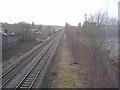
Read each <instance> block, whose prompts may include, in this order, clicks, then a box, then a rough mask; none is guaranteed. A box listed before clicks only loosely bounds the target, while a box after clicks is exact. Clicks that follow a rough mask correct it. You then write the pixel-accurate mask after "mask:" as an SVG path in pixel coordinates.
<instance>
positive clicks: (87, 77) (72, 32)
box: [66, 27, 114, 88]
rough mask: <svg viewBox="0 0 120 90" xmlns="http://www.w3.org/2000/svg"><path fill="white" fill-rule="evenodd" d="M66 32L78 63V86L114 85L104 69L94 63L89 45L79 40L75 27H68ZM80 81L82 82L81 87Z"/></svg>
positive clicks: (101, 86) (106, 86)
mask: <svg viewBox="0 0 120 90" xmlns="http://www.w3.org/2000/svg"><path fill="white" fill-rule="evenodd" d="M66 34H67V39H68V43H69V48H70V50H71V52H72V54H73V56H74V58H75V60H77V62H78V65H76V69H77V70H76V73H77V85H78V86H79V87H80V88H83V87H87V88H109V87H114V86H113V83H112V82H111V81H110V80H109V78H108V77H107V75H106V74H105V72H104V70H102V69H101V68H100V67H99V66H98V65H97V64H96V61H95V60H94V58H93V55H92V49H91V48H90V47H89V45H86V44H85V43H83V41H82V42H81V39H82V37H81V36H78V34H77V30H76V28H75V27H68V28H67V31H66ZM73 62H76V61H73ZM81 83H82V84H83V87H81Z"/></svg>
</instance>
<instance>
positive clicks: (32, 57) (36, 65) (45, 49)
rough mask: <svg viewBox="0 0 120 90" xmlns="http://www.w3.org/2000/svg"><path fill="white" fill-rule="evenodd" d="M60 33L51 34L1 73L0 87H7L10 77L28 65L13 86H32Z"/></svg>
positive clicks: (53, 49) (52, 50) (55, 44)
mask: <svg viewBox="0 0 120 90" xmlns="http://www.w3.org/2000/svg"><path fill="white" fill-rule="evenodd" d="M62 33H63V32H62ZM62 33H61V32H60V33H59V34H58V35H55V36H53V37H52V38H51V39H49V40H47V41H45V42H44V43H43V44H41V45H40V46H38V47H36V48H35V49H34V50H33V51H31V52H29V53H28V54H27V55H26V56H25V57H23V58H22V59H21V60H20V61H19V62H17V63H16V64H15V65H14V66H13V67H11V68H10V69H9V70H8V71H6V72H5V73H3V75H2V76H1V77H0V79H2V82H3V84H2V86H1V88H9V87H10V85H9V83H10V82H11V81H12V79H14V77H16V76H17V74H19V73H21V72H22V71H23V70H24V69H25V67H27V66H30V65H31V66H32V67H31V68H29V70H28V71H27V72H26V73H25V74H24V76H23V77H22V79H21V80H18V83H17V86H16V85H15V86H14V88H16V89H19V88H29V89H30V88H32V86H34V82H35V81H36V79H37V77H38V76H39V75H40V74H41V72H42V70H44V67H45V65H47V64H46V63H47V62H48V60H49V58H50V55H51V54H52V52H54V51H55V47H57V45H58V43H59V41H60V38H61V35H62ZM37 55H38V56H37ZM33 61H34V62H33ZM31 62H32V63H31ZM18 76H19V75H18ZM7 86H8V87H7ZM10 88H11V87H10Z"/></svg>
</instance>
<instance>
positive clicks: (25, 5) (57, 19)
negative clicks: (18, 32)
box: [0, 0, 119, 25]
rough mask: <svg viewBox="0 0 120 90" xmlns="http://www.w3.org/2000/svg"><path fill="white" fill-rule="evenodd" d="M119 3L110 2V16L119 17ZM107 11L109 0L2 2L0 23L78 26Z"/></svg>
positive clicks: (19, 0) (0, 5) (11, 0)
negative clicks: (90, 15)
mask: <svg viewBox="0 0 120 90" xmlns="http://www.w3.org/2000/svg"><path fill="white" fill-rule="evenodd" d="M118 1H119V0H108V15H109V16H111V17H116V18H117V17H118ZM106 10H107V0H0V22H8V23H16V22H20V21H26V22H29V23H32V21H34V23H35V24H46V25H65V22H68V23H70V24H71V25H77V24H78V23H79V22H83V21H84V14H85V13H86V14H87V15H89V14H92V13H95V12H98V11H106Z"/></svg>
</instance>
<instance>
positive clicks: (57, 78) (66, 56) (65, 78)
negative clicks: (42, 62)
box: [42, 34, 77, 88]
mask: <svg viewBox="0 0 120 90" xmlns="http://www.w3.org/2000/svg"><path fill="white" fill-rule="evenodd" d="M72 59H73V58H72V56H71V54H70V51H69V48H68V44H67V39H66V35H65V34H64V35H63V38H62V40H61V43H60V45H59V48H58V50H57V53H56V55H55V57H54V58H53V60H52V62H51V65H50V66H49V70H48V72H47V74H46V76H45V79H44V80H43V81H44V84H43V86H42V87H52V88H75V87H77V85H76V75H75V71H76V70H75V69H76V68H75V67H74V66H71V65H70V64H71V61H72Z"/></svg>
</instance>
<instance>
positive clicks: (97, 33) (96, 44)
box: [83, 12, 116, 61]
mask: <svg viewBox="0 0 120 90" xmlns="http://www.w3.org/2000/svg"><path fill="white" fill-rule="evenodd" d="M113 23H114V24H115V23H116V20H115V19H113V18H112V19H110V18H108V17H107V13H105V12H103V13H101V12H99V13H97V14H95V15H90V18H89V19H88V21H85V22H84V25H83V32H84V36H85V37H86V38H87V43H88V45H90V46H91V47H92V50H93V55H94V56H95V59H96V60H97V61H100V60H103V59H104V58H108V56H109V52H110V51H109V50H108V49H107V48H106V47H107V46H106V31H107V26H108V25H112V24H113Z"/></svg>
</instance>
